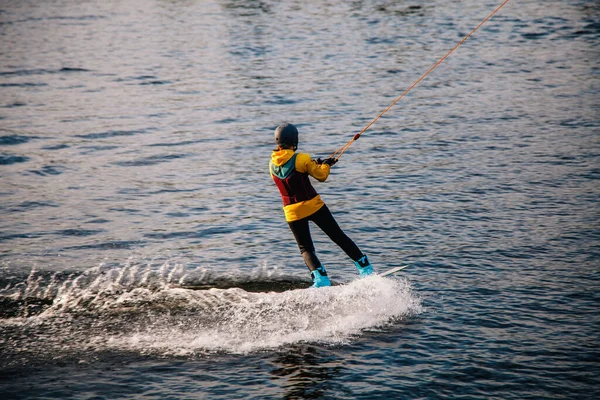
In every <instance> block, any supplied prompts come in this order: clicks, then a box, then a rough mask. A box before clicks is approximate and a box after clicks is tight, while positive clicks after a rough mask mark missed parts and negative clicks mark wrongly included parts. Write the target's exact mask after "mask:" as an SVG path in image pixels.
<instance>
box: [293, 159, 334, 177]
mask: <svg viewBox="0 0 600 400" xmlns="http://www.w3.org/2000/svg"><path fill="white" fill-rule="evenodd" d="M296 170H297V171H298V172H308V174H309V175H310V176H312V177H313V178H315V179H316V180H318V181H319V182H325V180H326V179H327V177H328V176H329V171H330V170H331V167H330V166H329V165H327V164H317V162H316V161H315V160H313V159H311V158H310V156H309V155H308V154H305V153H299V154H298V156H297V157H296Z"/></svg>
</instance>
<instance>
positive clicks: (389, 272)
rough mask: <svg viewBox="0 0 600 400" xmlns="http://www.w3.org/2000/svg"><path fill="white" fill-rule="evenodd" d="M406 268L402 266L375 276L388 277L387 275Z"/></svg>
mask: <svg viewBox="0 0 600 400" xmlns="http://www.w3.org/2000/svg"><path fill="white" fill-rule="evenodd" d="M406 267H408V265H403V266H401V267H395V268H392V269H388V270H387V271H385V272H382V273H380V274H377V275H379V276H389V275H392V274H395V273H396V272H400V271H402V270H403V269H404V268H406Z"/></svg>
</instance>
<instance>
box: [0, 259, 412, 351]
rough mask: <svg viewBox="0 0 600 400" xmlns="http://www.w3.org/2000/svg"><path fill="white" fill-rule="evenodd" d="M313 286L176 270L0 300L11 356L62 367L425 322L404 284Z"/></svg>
mask: <svg viewBox="0 0 600 400" xmlns="http://www.w3.org/2000/svg"><path fill="white" fill-rule="evenodd" d="M309 284H310V283H309V282H308V281H306V280H305V279H301V278H297V277H294V276H289V275H288V274H286V273H285V272H284V271H282V270H280V269H278V268H268V267H266V266H264V267H262V268H258V269H255V270H252V271H235V272H233V273H229V274H227V275H226V276H219V275H218V274H215V273H213V272H211V271H210V270H207V269H203V268H198V269H188V268H185V267H184V266H183V265H169V264H164V265H162V266H160V267H159V268H155V267H152V266H141V265H126V266H123V267H103V266H100V267H96V268H93V269H90V270H88V271H85V272H84V273H80V274H71V275H67V274H66V273H64V272H63V273H55V274H52V275H50V274H48V273H42V272H35V271H32V273H31V274H30V275H29V277H28V278H27V279H26V281H24V282H20V283H16V284H15V282H12V283H10V282H9V283H8V284H7V285H6V287H5V288H4V289H2V290H0V316H1V317H2V319H0V332H1V333H2V336H3V337H5V338H8V339H6V340H5V342H4V344H3V346H6V348H7V349H17V350H16V351H17V352H23V351H26V352H31V353H35V354H39V355H41V354H45V355H48V354H53V357H54V358H56V357H61V356H64V355H65V354H68V353H69V352H80V351H84V352H86V353H89V352H92V353H98V352H102V351H106V350H116V351H126V352H134V353H137V354H159V355H178V356H179V355H194V354H206V353H213V352H226V353H248V352H254V351H260V350H264V349H276V348H279V347H282V346H287V345H290V344H294V343H300V342H319V343H330V344H343V343H347V342H348V341H349V340H351V339H352V338H353V337H356V336H357V335H360V334H361V333H362V332H363V331H364V330H368V329H373V328H377V327H383V326H386V325H389V324H393V323H397V322H398V321H402V320H403V319H404V318H407V317H410V316H412V315H416V314H418V313H420V312H421V305H420V300H419V298H418V296H416V295H415V294H414V293H413V292H412V289H411V287H410V285H409V283H408V282H407V281H406V280H402V279H388V278H381V277H378V276H374V277H369V278H366V279H360V280H355V281H352V282H349V283H346V284H343V285H338V286H333V287H330V288H322V289H306V287H307V286H308V285H309ZM0 346H2V344H0ZM24 349H25V350H24Z"/></svg>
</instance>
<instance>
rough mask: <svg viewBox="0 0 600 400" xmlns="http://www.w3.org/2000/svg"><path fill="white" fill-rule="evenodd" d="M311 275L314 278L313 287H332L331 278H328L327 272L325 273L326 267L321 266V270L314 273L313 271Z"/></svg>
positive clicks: (318, 269)
mask: <svg viewBox="0 0 600 400" xmlns="http://www.w3.org/2000/svg"><path fill="white" fill-rule="evenodd" d="M310 274H311V275H312V278H313V284H312V286H311V287H313V288H321V287H326V286H331V281H330V280H329V277H328V276H327V271H325V267H324V266H322V265H321V266H320V267H319V268H317V269H315V270H314V271H311V273H310Z"/></svg>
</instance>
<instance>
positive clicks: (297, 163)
mask: <svg viewBox="0 0 600 400" xmlns="http://www.w3.org/2000/svg"><path fill="white" fill-rule="evenodd" d="M275 144H276V145H277V147H276V148H275V150H273V152H272V154H271V161H270V162H269V171H270V174H271V177H272V178H273V181H275V184H276V185H277V187H278V188H279V192H280V193H281V198H282V201H283V211H284V214H285V219H286V221H287V223H288V225H289V227H290V229H291V231H292V233H293V234H294V237H295V238H296V242H297V243H298V247H299V248H300V253H301V254H302V257H303V258H304V262H305V263H306V266H307V267H308V269H309V271H310V274H311V276H312V280H313V285H312V286H311V287H315V288H319V287H324V286H331V281H330V280H329V277H328V276H327V271H326V270H325V266H323V264H321V262H320V261H319V259H318V258H317V256H316V254H315V247H314V244H313V240H312V237H311V235H310V228H309V226H308V221H313V222H314V223H315V224H317V226H318V227H319V228H320V229H321V230H322V231H323V232H325V234H326V235H327V236H329V238H330V239H331V240H332V241H333V242H334V243H335V244H337V245H338V246H339V247H340V248H341V249H342V250H343V251H344V252H345V253H346V254H347V255H348V257H350V258H351V259H352V260H353V261H354V265H356V268H357V269H358V272H359V274H360V276H361V277H365V276H368V275H371V274H373V273H374V271H373V266H372V265H371V263H370V262H369V259H368V258H367V256H366V255H365V254H363V252H362V251H360V249H359V248H358V246H357V245H356V244H355V243H354V242H353V241H352V240H351V239H350V238H349V237H348V236H347V235H346V234H345V233H344V232H343V231H342V229H341V228H340V227H339V225H338V224H337V222H336V221H335V219H334V218H333V215H332V214H331V211H329V208H328V207H327V205H326V204H325V203H324V202H323V200H322V199H321V196H319V194H318V193H317V191H316V190H315V189H314V187H313V186H312V184H311V182H310V179H309V176H312V177H313V178H315V179H316V180H318V181H319V182H325V180H326V179H327V177H328V176H329V172H330V169H331V166H332V165H334V164H335V163H336V162H337V160H335V159H334V158H328V159H326V160H321V159H317V160H313V159H311V157H310V155H308V154H305V153H296V149H297V148H298V129H296V127H295V126H294V125H292V124H290V123H283V124H281V125H279V126H278V127H277V129H275Z"/></svg>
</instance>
